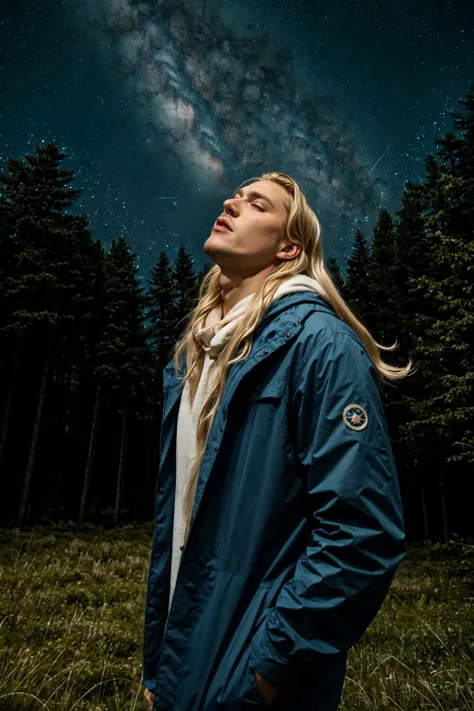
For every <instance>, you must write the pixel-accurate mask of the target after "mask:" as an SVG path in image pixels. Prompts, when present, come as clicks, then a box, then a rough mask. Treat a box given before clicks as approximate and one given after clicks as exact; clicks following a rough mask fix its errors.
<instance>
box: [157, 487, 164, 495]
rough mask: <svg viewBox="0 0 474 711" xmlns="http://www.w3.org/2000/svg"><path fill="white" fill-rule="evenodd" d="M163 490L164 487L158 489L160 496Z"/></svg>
mask: <svg viewBox="0 0 474 711" xmlns="http://www.w3.org/2000/svg"><path fill="white" fill-rule="evenodd" d="M164 490H165V487H164V486H160V488H159V489H158V491H159V493H160V494H162V493H163V492H164Z"/></svg>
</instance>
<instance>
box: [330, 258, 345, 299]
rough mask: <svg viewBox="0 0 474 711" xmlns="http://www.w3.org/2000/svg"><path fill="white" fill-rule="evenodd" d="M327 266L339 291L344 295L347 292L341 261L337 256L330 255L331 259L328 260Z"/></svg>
mask: <svg viewBox="0 0 474 711" xmlns="http://www.w3.org/2000/svg"><path fill="white" fill-rule="evenodd" d="M326 268H327V270H328V272H329V274H330V276H331V278H332V280H333V282H334V283H335V285H336V287H337V289H338V291H339V292H340V294H341V296H342V297H343V298H345V297H344V292H345V284H344V279H343V277H342V274H341V269H340V267H339V263H338V261H337V259H336V258H335V257H329V259H328V260H327V262H326Z"/></svg>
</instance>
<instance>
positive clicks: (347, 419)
mask: <svg viewBox="0 0 474 711" xmlns="http://www.w3.org/2000/svg"><path fill="white" fill-rule="evenodd" d="M342 419H343V420H344V424H346V425H347V426H348V427H350V428H351V429H352V430H363V429H365V427H367V424H368V422H369V416H368V415H367V410H365V409H364V408H363V407H362V405H357V404H356V403H352V404H351V405H348V406H347V407H345V408H344V412H343V413H342Z"/></svg>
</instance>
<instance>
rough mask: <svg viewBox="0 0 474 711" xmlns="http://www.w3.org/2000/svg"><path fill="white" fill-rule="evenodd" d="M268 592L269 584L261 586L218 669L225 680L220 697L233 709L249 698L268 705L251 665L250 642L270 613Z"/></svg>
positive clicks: (220, 699) (218, 696) (218, 699)
mask: <svg viewBox="0 0 474 711" xmlns="http://www.w3.org/2000/svg"><path fill="white" fill-rule="evenodd" d="M266 593H267V590H266V589H265V588H258V589H257V591H256V593H255V596H254V597H253V599H252V602H251V603H250V605H249V608H248V610H247V613H246V614H245V615H244V617H243V618H242V622H241V624H240V625H239V627H238V628H237V630H236V633H235V635H234V637H233V639H232V642H231V644H230V645H229V648H228V649H227V652H226V653H225V655H224V657H223V659H222V663H221V665H220V668H219V670H218V675H219V676H221V675H222V677H223V681H221V683H220V684H219V687H218V688H219V689H220V691H219V693H218V695H217V699H216V700H217V703H218V704H219V705H222V707H223V708H226V709H229V711H231V709H233V708H234V705H233V704H234V703H237V702H241V701H243V700H247V699H248V700H250V699H253V700H254V702H258V703H260V702H261V703H263V704H264V705H266V704H265V701H264V699H263V697H262V695H261V693H260V690H259V688H258V683H257V680H256V678H255V673H254V672H253V670H252V669H250V666H249V657H250V642H251V640H252V637H253V635H254V634H255V632H256V631H257V629H258V628H259V626H260V625H261V624H262V622H263V620H264V618H265V614H266V606H265V600H266ZM236 708H237V707H236Z"/></svg>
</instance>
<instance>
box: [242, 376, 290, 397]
mask: <svg viewBox="0 0 474 711" xmlns="http://www.w3.org/2000/svg"><path fill="white" fill-rule="evenodd" d="M287 385H288V382H287V380H286V379H283V378H272V379H271V380H269V381H268V382H267V383H263V384H259V385H257V387H255V388H253V390H252V391H251V392H250V395H249V397H248V399H249V401H250V402H260V400H277V401H280V400H281V399H282V397H283V393H284V392H285V388H286V387H287Z"/></svg>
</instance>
